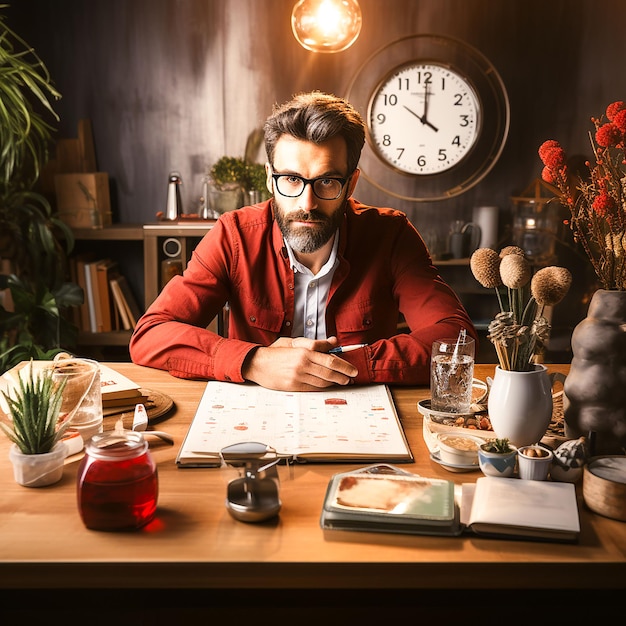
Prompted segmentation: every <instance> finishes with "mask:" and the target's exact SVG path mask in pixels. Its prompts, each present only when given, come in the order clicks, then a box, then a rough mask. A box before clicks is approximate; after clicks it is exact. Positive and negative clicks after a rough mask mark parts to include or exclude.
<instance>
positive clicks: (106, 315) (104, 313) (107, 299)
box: [96, 259, 118, 332]
mask: <svg viewBox="0 0 626 626" xmlns="http://www.w3.org/2000/svg"><path fill="white" fill-rule="evenodd" d="M117 273H118V270H117V262H116V261H113V260H111V259H103V260H101V261H98V264H97V265H96V275H97V282H98V305H99V307H100V320H101V322H102V324H101V329H100V331H99V332H111V331H112V330H117V326H116V322H115V320H116V316H115V313H114V307H113V298H112V296H111V289H110V286H109V280H110V279H111V277H112V276H113V275H115V274H117Z"/></svg>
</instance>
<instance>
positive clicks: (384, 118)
mask: <svg viewBox="0 0 626 626" xmlns="http://www.w3.org/2000/svg"><path fill="white" fill-rule="evenodd" d="M376 120H377V122H378V123H379V124H384V123H385V122H386V121H387V116H386V115H385V114H384V113H379V114H378V115H377V116H376Z"/></svg>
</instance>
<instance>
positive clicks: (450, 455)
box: [437, 432, 484, 466]
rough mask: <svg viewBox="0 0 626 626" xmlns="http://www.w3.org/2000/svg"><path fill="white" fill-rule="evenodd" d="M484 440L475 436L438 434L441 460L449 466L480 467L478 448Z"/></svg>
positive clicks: (448, 433)
mask: <svg viewBox="0 0 626 626" xmlns="http://www.w3.org/2000/svg"><path fill="white" fill-rule="evenodd" d="M482 443H484V439H481V438H480V437H476V436H474V435H464V434H457V433H454V432H443V433H438V434H437V445H438V448H439V458H440V459H441V461H442V462H443V463H447V464H448V465H476V466H478V448H479V447H480V445H481V444H482Z"/></svg>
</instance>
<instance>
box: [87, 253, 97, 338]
mask: <svg viewBox="0 0 626 626" xmlns="http://www.w3.org/2000/svg"><path fill="white" fill-rule="evenodd" d="M97 263H98V262H97V261H88V262H86V263H85V265H84V269H85V297H86V298H87V305H88V308H89V326H88V328H87V329H86V330H89V331H91V332H92V333H97V332H98V308H99V306H98V302H97V298H98V288H97V284H98V283H97V279H98V276H97V273H96V264H97Z"/></svg>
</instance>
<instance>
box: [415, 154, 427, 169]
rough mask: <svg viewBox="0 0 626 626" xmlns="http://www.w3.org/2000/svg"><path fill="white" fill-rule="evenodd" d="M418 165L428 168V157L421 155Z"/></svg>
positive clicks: (418, 158)
mask: <svg viewBox="0 0 626 626" xmlns="http://www.w3.org/2000/svg"><path fill="white" fill-rule="evenodd" d="M417 164H418V165H419V166H420V167H426V157H425V156H424V155H423V154H420V155H419V156H418V157H417Z"/></svg>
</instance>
